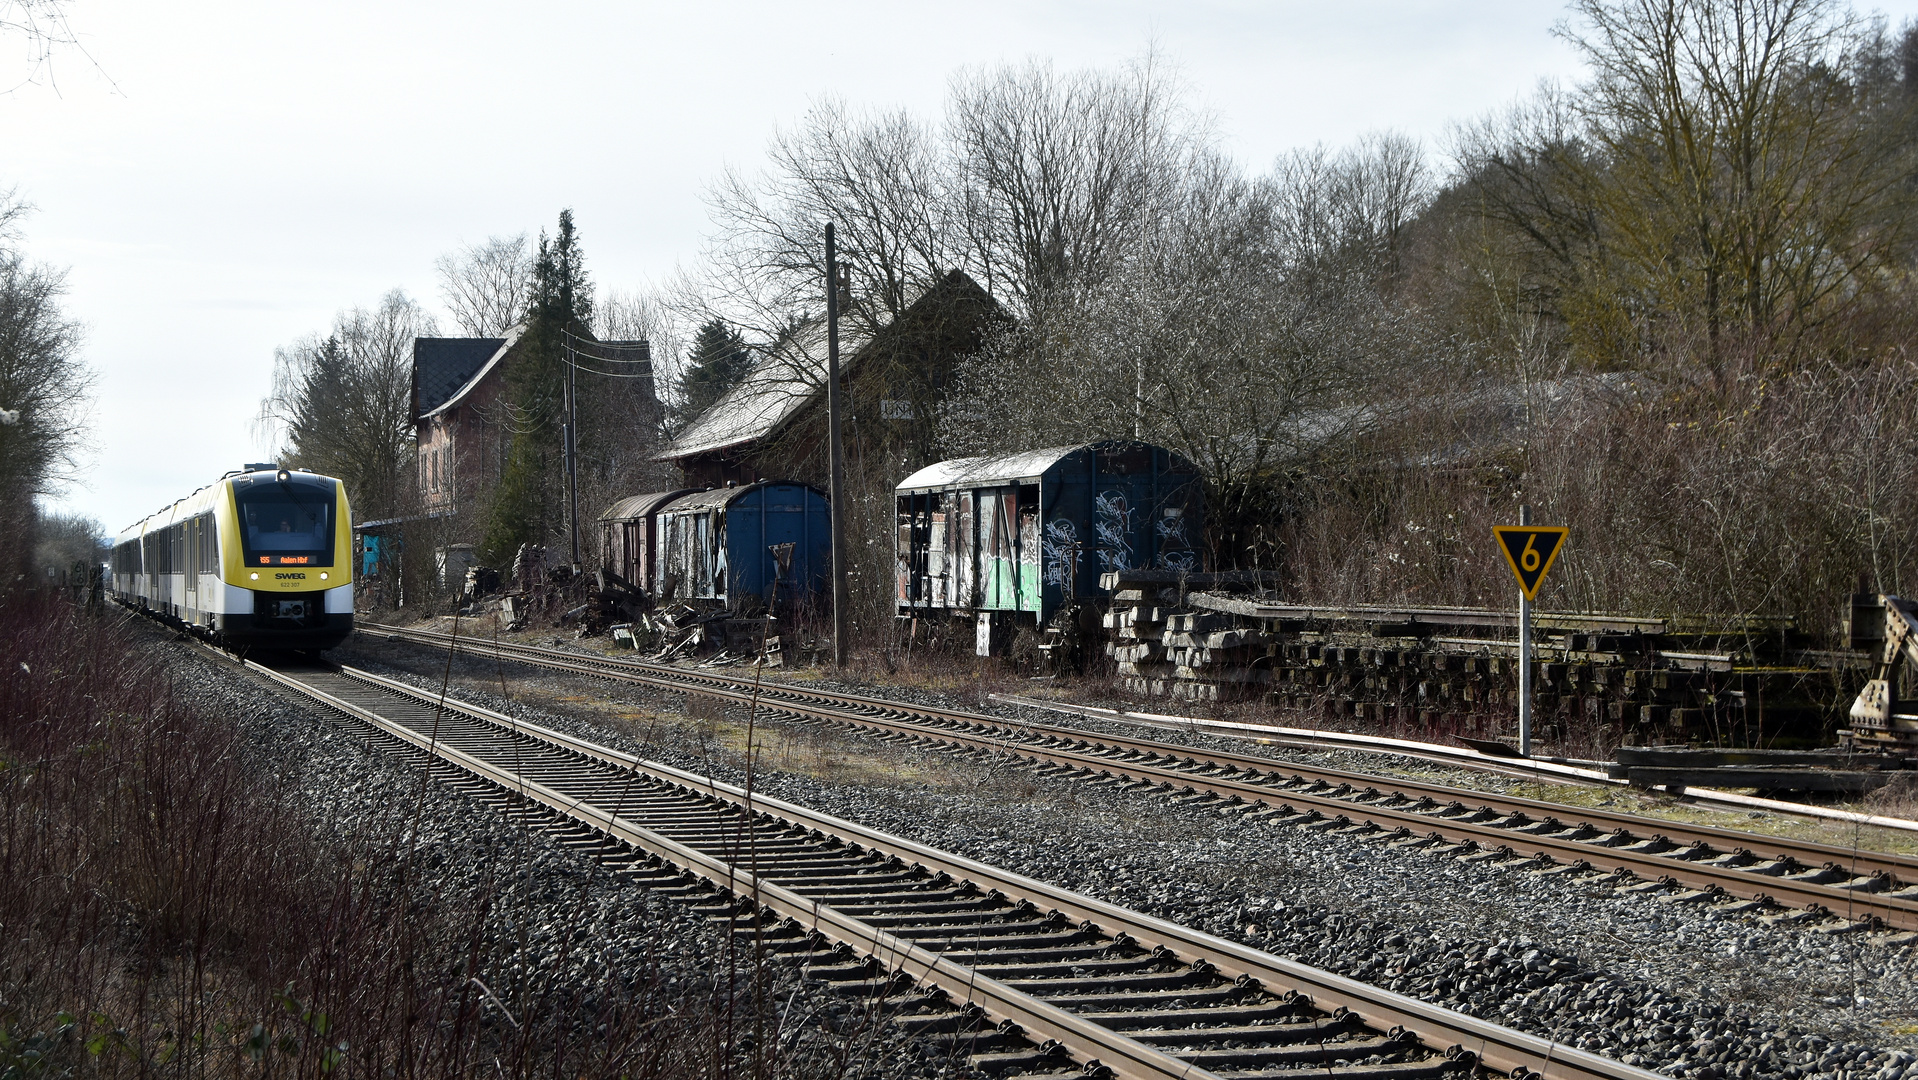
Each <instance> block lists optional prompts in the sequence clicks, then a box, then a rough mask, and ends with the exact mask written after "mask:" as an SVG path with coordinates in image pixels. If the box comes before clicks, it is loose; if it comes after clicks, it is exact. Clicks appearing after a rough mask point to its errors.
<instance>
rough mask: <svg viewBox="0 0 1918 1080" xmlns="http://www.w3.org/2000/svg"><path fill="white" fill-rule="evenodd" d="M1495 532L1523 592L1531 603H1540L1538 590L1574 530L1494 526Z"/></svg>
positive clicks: (1499, 547) (1533, 526)
mask: <svg viewBox="0 0 1918 1080" xmlns="http://www.w3.org/2000/svg"><path fill="white" fill-rule="evenodd" d="M1492 531H1493V532H1494V533H1496V534H1498V549H1499V551H1501V552H1503V553H1504V555H1505V561H1506V562H1507V563H1508V564H1510V565H1511V567H1512V576H1513V577H1515V578H1517V579H1518V588H1519V591H1520V592H1522V593H1524V594H1525V599H1527V600H1536V599H1538V587H1539V585H1540V584H1541V583H1542V582H1544V580H1545V573H1546V571H1548V570H1550V569H1551V568H1552V562H1553V560H1555V559H1557V558H1558V553H1559V552H1560V551H1562V550H1563V549H1564V547H1565V535H1566V533H1568V532H1570V531H1571V530H1569V529H1567V528H1566V527H1565V526H1563V525H1494V526H1492Z"/></svg>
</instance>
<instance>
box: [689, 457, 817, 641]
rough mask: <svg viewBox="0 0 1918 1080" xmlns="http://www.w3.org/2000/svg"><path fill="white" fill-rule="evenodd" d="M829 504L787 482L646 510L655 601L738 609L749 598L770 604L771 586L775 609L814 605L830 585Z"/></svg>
mask: <svg viewBox="0 0 1918 1080" xmlns="http://www.w3.org/2000/svg"><path fill="white" fill-rule="evenodd" d="M829 505H830V504H829V503H828V502H827V501H826V496H825V494H824V493H823V492H821V491H820V490H819V489H818V488H815V487H812V486H811V485H808V484H801V483H796V482H793V481H788V480H761V481H759V482H758V483H754V484H741V485H739V486H733V485H730V484H728V485H727V486H725V487H720V488H713V489H711V490H709V491H697V492H693V493H692V494H689V495H681V496H680V497H679V498H676V499H674V500H672V501H671V502H668V503H666V504H664V505H663V506H660V507H659V509H657V510H655V511H654V512H653V516H654V519H655V521H654V525H653V528H654V530H655V531H654V545H655V547H656V549H657V553H656V555H655V557H654V569H653V585H654V588H655V589H656V590H657V592H656V595H657V596H658V597H659V598H660V599H662V600H683V601H690V602H693V603H695V604H699V603H701V602H706V603H707V604H709V605H712V606H717V607H730V608H734V609H737V608H738V607H739V606H740V604H741V602H742V601H744V600H745V598H746V597H748V596H757V597H759V599H760V601H761V602H772V601H773V600H774V599H775V598H774V596H773V588H774V585H775V583H777V585H778V590H779V595H778V597H777V603H778V604H779V606H780V607H781V608H784V607H786V606H787V605H788V604H792V603H805V602H808V601H811V600H815V599H817V598H818V597H819V596H820V594H821V592H822V590H824V589H825V588H826V583H827V582H828V581H830V580H831V579H832V514H831V512H830V510H829V509H828V507H829ZM786 544H791V545H792V547H791V548H790V549H786V548H784V547H783V545H786ZM775 549H778V550H775Z"/></svg>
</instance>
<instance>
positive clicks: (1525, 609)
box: [1518, 503, 1532, 757]
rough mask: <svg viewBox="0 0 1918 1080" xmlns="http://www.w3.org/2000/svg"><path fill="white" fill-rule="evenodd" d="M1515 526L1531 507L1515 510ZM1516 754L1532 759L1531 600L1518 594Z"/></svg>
mask: <svg viewBox="0 0 1918 1080" xmlns="http://www.w3.org/2000/svg"><path fill="white" fill-rule="evenodd" d="M1518 523H1519V524H1520V525H1530V524H1531V523H1532V507H1531V504H1529V503H1527V504H1525V505H1523V506H1520V507H1519V508H1518ZM1518 752H1519V754H1521V755H1522V756H1524V757H1531V756H1532V598H1531V597H1529V596H1527V595H1525V590H1524V589H1520V590H1519V592H1518Z"/></svg>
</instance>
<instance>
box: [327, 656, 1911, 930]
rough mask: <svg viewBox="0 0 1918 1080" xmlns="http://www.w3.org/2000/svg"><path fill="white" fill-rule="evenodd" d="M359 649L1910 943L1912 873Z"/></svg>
mask: <svg viewBox="0 0 1918 1080" xmlns="http://www.w3.org/2000/svg"><path fill="white" fill-rule="evenodd" d="M360 632H361V633H363V634H367V635H370V636H374V637H384V638H388V639H392V640H399V641H408V642H413V643H416V644H423V645H429V646H434V647H438V648H453V649H455V650H457V651H459V652H463V653H466V654H468V655H470V656H475V657H481V658H487V659H499V660H509V661H513V662H516V663H522V664H529V665H533V666H536V667H540V668H544V669H547V670H551V671H560V672H567V673H571V674H577V675H582V676H589V677H594V678H602V679H614V680H619V681H625V682H632V683H638V684H642V685H646V686H650V687H654V688H657V689H663V690H670V691H677V692H680V693H690V694H698V695H704V696H707V697H710V698H716V699H719V700H721V701H726V702H730V703H733V704H738V705H745V704H748V703H751V702H756V704H757V707H758V708H760V709H761V710H762V711H764V712H768V713H771V714H774V715H776V716H780V717H783V718H790V719H792V720H796V721H800V722H813V723H828V724H836V725H845V726H849V727H855V728H861V729H865V730H868V731H877V732H879V733H880V735H881V737H883V738H885V739H887V740H889V741H893V742H899V743H903V744H911V745H919V746H940V747H953V748H959V749H961V750H963V751H965V752H969V753H976V754H980V755H1002V754H1010V755H1015V756H1018V757H1021V758H1024V759H1026V760H1027V761H1029V762H1032V763H1034V764H1035V765H1036V766H1037V767H1039V768H1040V769H1041V770H1042V771H1044V772H1046V773H1048V774H1050V775H1055V776H1060V777H1067V778H1073V779H1078V780H1081V781H1085V782H1091V783H1098V784H1105V785H1109V786H1115V787H1120V788H1125V789H1133V790H1138V791H1151V792H1155V793H1158V794H1160V795H1164V794H1166V793H1168V792H1169V793H1170V794H1171V795H1172V796H1173V797H1175V798H1186V799H1189V800H1191V801H1192V802H1194V803H1201V804H1215V805H1221V806H1228V805H1230V806H1236V807H1238V808H1239V809H1241V810H1242V811H1244V812H1245V813H1247V814H1250V815H1253V816H1256V817H1260V818H1264V819H1268V820H1272V821H1274V822H1277V823H1283V824H1293V825H1299V826H1303V827H1306V828H1311V829H1317V830H1323V831H1326V832H1330V833H1334V834H1337V835H1342V836H1348V837H1351V838H1352V839H1353V840H1355V841H1364V842H1372V843H1385V844H1396V845H1402V846H1406V847H1422V848H1430V849H1434V850H1437V851H1441V852H1449V853H1452V854H1455V855H1457V856H1459V857H1461V858H1468V859H1500V860H1532V861H1536V862H1538V863H1539V864H1540V865H1539V867H1538V868H1539V870H1540V871H1541V872H1552V873H1585V872H1592V873H1596V874H1602V875H1611V876H1612V877H1613V878H1615V879H1616V880H1615V884H1616V885H1617V887H1618V888H1620V889H1625V890H1632V891H1644V892H1664V893H1667V894H1670V895H1669V898H1670V899H1673V900H1677V901H1686V902H1701V903H1717V904H1721V905H1723V906H1724V907H1725V908H1726V909H1728V910H1740V911H1751V912H1754V913H1758V914H1764V913H1765V912H1768V911H1772V910H1774V909H1785V910H1784V911H1782V912H1781V913H1777V914H1773V915H1769V916H1767V917H1772V918H1777V919H1783V920H1787V921H1817V922H1820V923H1828V924H1830V925H1832V926H1834V927H1859V928H1864V929H1890V930H1895V931H1905V932H1910V931H1918V858H1914V857H1912V856H1907V855H1898V854H1893V853H1886V852H1872V851H1865V850H1860V849H1851V848H1842V847H1836V846H1833V845H1828V844H1821V843H1816V842H1812V841H1801V840H1793V839H1789V838H1782V837H1774V836H1765V835H1761V834H1757V833H1747V832H1740V831H1737V830H1732V829H1724V828H1718V827H1715V826H1708V825H1691V824H1685V823H1682V822H1673V821H1665V820H1660V819H1655V818H1646V817H1640V816H1637V815H1632V814H1624V813H1617V812H1613V811H1608V810H1605V809H1603V808H1590V807H1572V806H1566V805H1563V804H1557V803H1550V802H1544V801H1540V800H1535V799H1527V798H1523V797H1518V796H1511V795H1493V794H1487V793H1484V792H1478V791H1469V790H1465V789H1462V788H1451V787H1446V786H1444V785H1440V784H1433V783H1426V782H1421V781H1415V780H1408V779H1401V778H1397V777H1382V776H1374V775H1367V774H1363V773H1354V772H1347V771H1342V770H1336V769H1325V768H1316V767H1310V766H1305V765H1300V764H1296V763H1291V762H1282V761H1276V760H1274V759H1271V758H1266V757H1258V756H1254V755H1250V754H1235V753H1230V752H1223V751H1217V750H1203V751H1202V750H1196V749H1194V748H1191V747H1187V746H1180V745H1176V744H1170V743H1162V742H1157V741H1154V740H1150V739H1143V738H1137V737H1131V736H1126V735H1115V734H1107V733H1093V732H1088V731H1085V730H1082V729H1076V728H1068V727H1060V726H1054V725H1048V724H1034V723H1025V722H1020V721H1013V720H1006V719H1002V718H998V717H990V716H983V715H980V714H976V713H967V712H960V711H954V710H944V709H932V708H926V707H922V706H917V705H911V704H907V703H903V702H897V701H888V700H885V699H881V698H871V697H863V696H858V695H850V694H839V693H830V692H826V691H820V690H812V689H807V688H804V687H797V686H793V685H791V684H786V683H761V684H760V685H758V686H757V687H756V688H755V687H754V684H753V683H752V682H751V680H746V679H741V678H738V677H735V676H728V675H723V674H720V673H716V672H704V671H692V670H687V669H684V668H675V667H668V666H662V665H655V664H648V663H644V662H642V661H636V660H626V659H622V658H617V657H599V656H591V655H586V654H581V653H575V652H566V651H562V650H558V649H549V648H543V647H540V646H532V645H519V644H510V643H495V642H492V641H488V640H484V639H476V638H463V637H462V638H455V637H454V636H453V635H450V634H442V633H437V632H433V631H423V630H415V629H410V628H402V627H392V626H384V625H378V624H373V625H363V626H361V627H360Z"/></svg>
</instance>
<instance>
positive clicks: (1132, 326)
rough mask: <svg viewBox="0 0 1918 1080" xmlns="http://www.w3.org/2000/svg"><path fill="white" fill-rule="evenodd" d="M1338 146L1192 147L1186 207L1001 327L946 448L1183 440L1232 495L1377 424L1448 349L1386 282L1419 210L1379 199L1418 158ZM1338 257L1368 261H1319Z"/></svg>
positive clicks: (1177, 446) (956, 403) (954, 419)
mask: <svg viewBox="0 0 1918 1080" xmlns="http://www.w3.org/2000/svg"><path fill="white" fill-rule="evenodd" d="M1300 160H1304V161H1305V162H1306V164H1308V165H1311V164H1312V163H1314V162H1316V163H1317V165H1314V166H1313V167H1301V166H1300ZM1332 160H1333V159H1331V158H1329V157H1327V156H1325V155H1322V154H1321V155H1318V156H1316V157H1313V158H1306V159H1294V160H1293V161H1291V162H1289V163H1288V165H1287V167H1285V168H1282V169H1281V170H1280V173H1279V176H1278V177H1277V178H1275V179H1274V180H1271V181H1254V180H1249V179H1247V178H1245V177H1243V176H1242V175H1240V174H1239V173H1238V171H1237V169H1236V168H1235V167H1234V166H1232V165H1231V163H1229V162H1226V161H1224V160H1222V159H1218V158H1210V159H1206V160H1202V161H1199V162H1195V163H1194V164H1193V166H1191V167H1189V168H1188V169H1187V170H1186V171H1185V172H1184V173H1183V174H1182V177H1181V185H1182V190H1181V192H1180V193H1179V202H1178V209H1177V211H1176V212H1174V213H1170V214H1167V215H1166V216H1165V217H1164V218H1163V219H1162V221H1161V223H1160V224H1159V225H1158V226H1157V227H1156V228H1155V229H1154V230H1153V232H1152V233H1151V234H1149V235H1148V236H1146V237H1144V238H1140V239H1138V240H1137V241H1135V242H1134V244H1133V251H1132V252H1131V254H1130V255H1129V257H1128V258H1127V259H1126V260H1125V261H1124V262H1123V263H1122V264H1121V265H1120V266H1119V267H1118V268H1117V269H1115V270H1113V271H1112V272H1110V273H1108V274H1106V275H1105V276H1103V277H1102V278H1101V279H1100V280H1098V281H1097V282H1095V283H1091V284H1086V285H1082V286H1081V287H1079V288H1077V289H1074V290H1071V291H1069V292H1068V291H1064V290H1055V291H1053V292H1052V293H1050V294H1048V297H1047V302H1046V303H1044V304H1041V305H1040V306H1039V307H1037V308H1036V309H1034V310H1033V312H1032V313H1031V315H1030V316H1029V317H1028V318H1027V319H1026V320H1025V321H1024V322H1023V323H1022V324H1021V325H1019V326H1017V327H1015V328H1012V329H1011V330H1009V331H1008V332H1007V333H1005V334H1004V335H1002V336H1000V337H999V338H997V339H996V340H994V341H993V342H992V344H991V346H990V347H989V348H988V350H987V351H986V353H985V355H983V356H982V357H980V358H979V359H978V360H977V361H976V362H975V363H974V364H973V365H972V367H971V369H970V370H969V372H968V373H967V376H966V378H965V380H964V381H963V383H962V385H961V387H960V388H959V391H958V392H957V393H955V394H954V395H953V398H952V403H951V405H950V406H949V407H948V410H947V415H946V418H945V421H946V422H945V424H944V426H943V429H942V435H943V436H944V437H945V439H946V441H947V443H948V445H950V446H952V447H953V448H954V449H955V450H963V451H965V452H971V453H982V452H988V451H991V450H1003V449H1009V448H1027V447H1035V446H1041V445H1047V444H1063V443H1072V442H1083V441H1091V440H1094V439H1101V438H1111V437H1114V436H1118V435H1123V434H1130V435H1132V436H1133V437H1135V438H1139V439H1143V440H1147V441H1150V442H1154V443H1158V444H1161V445H1164V446H1167V447H1170V448H1172V449H1174V450H1177V451H1179V452H1181V453H1183V454H1185V455H1186V456H1187V457H1189V458H1190V459H1192V460H1193V461H1194V462H1195V463H1197V464H1198V465H1199V466H1200V467H1201V470H1202V472H1203V473H1204V475H1205V476H1206V478H1207V481H1208V486H1209V489H1210V490H1211V491H1212V493H1213V495H1214V497H1215V498H1220V497H1226V498H1230V497H1231V496H1230V493H1232V492H1234V491H1236V490H1241V489H1244V488H1246V487H1247V485H1256V484H1258V483H1260V482H1261V481H1262V480H1263V479H1264V478H1266V477H1268V476H1270V475H1271V474H1273V473H1274V471H1275V470H1279V469H1282V468H1285V467H1289V466H1292V465H1294V464H1296V463H1297V462H1299V461H1300V460H1302V459H1304V458H1306V457H1307V456H1309V455H1311V454H1313V453H1316V452H1318V451H1319V450H1320V449H1321V448H1322V447H1324V446H1326V445H1328V444H1330V443H1334V442H1337V441H1340V440H1345V439H1349V438H1350V437H1351V436H1352V435H1353V433H1354V432H1356V431H1358V430H1362V429H1363V428H1365V427H1367V426H1369V425H1372V424H1375V423H1377V422H1378V419H1379V417H1380V415H1381V413H1383V412H1385V411H1388V410H1390V409H1392V408H1395V407H1396V406H1394V405H1393V404H1392V403H1391V401H1392V398H1393V396H1394V394H1396V393H1399V392H1401V391H1403V390H1405V389H1406V388H1407V386H1408V382H1410V381H1412V380H1413V376H1414V374H1415V370H1416V368H1417V367H1419V366H1420V365H1423V364H1427V363H1429V362H1431V361H1432V359H1433V358H1434V356H1435V355H1437V354H1438V353H1439V351H1440V350H1438V349H1436V348H1434V343H1433V342H1432V341H1431V335H1430V333H1429V331H1428V329H1427V328H1426V326H1425V324H1424V322H1423V320H1422V319H1421V318H1420V317H1419V316H1418V315H1417V313H1416V312H1409V311H1406V310H1403V309H1401V308H1397V307H1394V306H1393V305H1390V304H1388V303H1387V302H1386V301H1385V299H1384V297H1383V296H1382V295H1381V294H1380V293H1379V292H1378V290H1377V289H1376V288H1375V284H1376V279H1377V276H1378V274H1379V273H1380V272H1381V270H1382V267H1383V266H1384V265H1385V258H1384V254H1383V252H1384V247H1383V245H1385V243H1386V240H1387V237H1389V229H1390V227H1391V226H1392V224H1393V223H1394V222H1398V221H1401V220H1402V218H1403V217H1405V216H1409V214H1410V213H1411V212H1412V210H1413V208H1412V207H1409V206H1405V207H1400V208H1398V209H1395V210H1393V211H1392V212H1391V213H1382V212H1380V211H1379V209H1378V208H1380V207H1390V206H1393V199H1394V198H1406V197H1407V196H1404V195H1402V194H1400V193H1403V192H1406V191H1410V190H1415V189H1414V188H1413V187H1411V186H1410V185H1407V184H1406V183H1405V174H1406V172H1408V171H1411V170H1406V169H1398V170H1393V169H1384V168H1376V167H1372V162H1370V161H1368V160H1367V155H1366V154H1364V153H1360V152H1356V151H1355V152H1353V153H1352V154H1350V155H1344V156H1342V157H1341V158H1340V159H1338V160H1340V161H1343V162H1345V163H1346V164H1344V165H1341V166H1340V167H1339V168H1337V169H1334V168H1331V167H1330V166H1325V163H1326V162H1329V161H1332ZM1387 160H1388V161H1390V160H1393V159H1389V158H1388V159H1387ZM1319 166H1325V167H1319ZM1352 251H1355V252H1356V253H1355V254H1353V253H1350V252H1352ZM1341 261H1343V262H1350V263H1353V264H1355V265H1362V266H1364V267H1365V268H1366V270H1367V272H1366V273H1352V272H1341V273H1337V274H1328V273H1326V272H1325V269H1326V267H1327V266H1328V265H1332V264H1335V263H1338V262H1341Z"/></svg>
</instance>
